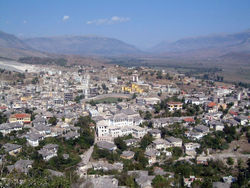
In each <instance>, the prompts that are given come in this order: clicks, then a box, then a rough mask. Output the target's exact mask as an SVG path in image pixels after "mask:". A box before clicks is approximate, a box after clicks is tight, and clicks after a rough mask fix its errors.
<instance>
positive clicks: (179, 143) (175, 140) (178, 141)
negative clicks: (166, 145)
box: [166, 136, 182, 147]
mask: <svg viewBox="0 0 250 188" xmlns="http://www.w3.org/2000/svg"><path fill="white" fill-rule="evenodd" d="M166 140H167V141H168V142H170V143H171V144H172V146H173V147H182V139H180V138H175V137H173V136H171V137H167V138H166Z"/></svg>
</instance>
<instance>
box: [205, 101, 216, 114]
mask: <svg viewBox="0 0 250 188" xmlns="http://www.w3.org/2000/svg"><path fill="white" fill-rule="evenodd" d="M207 107H208V112H209V113H215V112H218V105H217V104H216V103H215V102H210V103H208V104H207Z"/></svg>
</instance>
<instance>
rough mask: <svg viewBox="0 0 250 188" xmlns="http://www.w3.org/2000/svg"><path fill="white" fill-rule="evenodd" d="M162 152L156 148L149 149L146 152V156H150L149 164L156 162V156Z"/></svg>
mask: <svg viewBox="0 0 250 188" xmlns="http://www.w3.org/2000/svg"><path fill="white" fill-rule="evenodd" d="M160 154H161V153H160V152H159V151H158V150H155V149H147V150H146V151H145V152H144V155H145V157H147V158H148V164H149V165H151V164H154V163H156V157H157V156H160Z"/></svg>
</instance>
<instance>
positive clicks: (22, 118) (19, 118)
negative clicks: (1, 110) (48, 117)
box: [9, 113, 31, 124]
mask: <svg viewBox="0 0 250 188" xmlns="http://www.w3.org/2000/svg"><path fill="white" fill-rule="evenodd" d="M9 122H10V123H14V122H19V123H23V124H28V123H30V122H31V115H30V114H25V113H23V114H12V115H11V116H10V118H9Z"/></svg>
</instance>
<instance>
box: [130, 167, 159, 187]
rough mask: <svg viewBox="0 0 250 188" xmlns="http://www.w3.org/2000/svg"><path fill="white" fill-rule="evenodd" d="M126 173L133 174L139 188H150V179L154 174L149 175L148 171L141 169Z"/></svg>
mask: <svg viewBox="0 0 250 188" xmlns="http://www.w3.org/2000/svg"><path fill="white" fill-rule="evenodd" d="M128 175H130V176H131V175H134V176H135V177H136V178H135V181H136V183H137V184H138V185H139V187H141V188H151V187H152V185H151V184H152V180H153V179H154V178H155V176H149V175H148V171H143V170H137V171H136V170H135V171H128Z"/></svg>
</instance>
